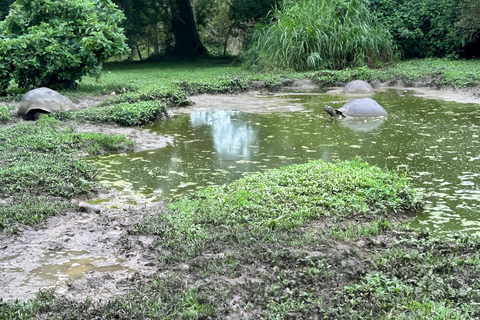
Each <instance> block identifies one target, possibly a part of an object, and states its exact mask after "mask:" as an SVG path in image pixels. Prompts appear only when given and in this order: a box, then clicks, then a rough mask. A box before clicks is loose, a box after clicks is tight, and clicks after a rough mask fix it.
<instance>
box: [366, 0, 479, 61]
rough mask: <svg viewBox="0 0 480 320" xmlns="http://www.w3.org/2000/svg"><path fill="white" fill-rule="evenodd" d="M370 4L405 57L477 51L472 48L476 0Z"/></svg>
mask: <svg viewBox="0 0 480 320" xmlns="http://www.w3.org/2000/svg"><path fill="white" fill-rule="evenodd" d="M371 7H372V11H374V12H376V13H378V15H379V16H380V19H379V20H380V21H382V22H383V23H382V25H383V27H384V28H386V29H387V30H389V32H390V33H391V34H392V35H393V37H394V39H395V42H396V43H397V44H398V46H399V49H400V50H401V52H402V53H403V55H404V56H405V57H407V58H414V57H417V58H418V57H420V58H422V57H444V56H455V57H457V56H460V55H461V54H466V55H467V56H474V55H476V56H477V57H478V54H479V53H480V52H479V49H478V48H477V49H474V47H475V46H478V44H479V43H478V41H477V39H476V35H477V34H478V32H479V31H480V16H479V15H478V12H479V10H480V4H479V2H478V1H476V0H462V1H458V0H373V1H371ZM465 51H467V52H465Z"/></svg>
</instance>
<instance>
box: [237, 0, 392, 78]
mask: <svg viewBox="0 0 480 320" xmlns="http://www.w3.org/2000/svg"><path fill="white" fill-rule="evenodd" d="M367 4H368V1H366V0H351V1H343V0H325V1H309V0H300V1H293V0H285V1H284V3H283V8H282V9H281V10H280V9H278V8H277V9H276V10H275V12H274V13H273V17H272V20H271V23H270V24H269V25H267V26H260V27H258V28H257V30H256V31H255V33H254V35H253V42H252V44H251V46H250V49H249V51H248V52H247V54H246V62H245V63H246V65H247V66H253V65H258V66H259V67H261V68H268V69H293V70H297V71H303V70H312V69H318V68H325V69H340V68H345V67H348V66H350V67H359V66H363V65H376V64H379V63H381V62H387V61H390V60H392V59H394V57H395V48H394V45H393V41H392V37H391V36H390V34H389V33H388V31H386V30H385V28H382V27H381V26H380V25H379V24H377V23H375V20H374V16H373V15H372V13H371V12H370V11H369V8H368V5H367Z"/></svg>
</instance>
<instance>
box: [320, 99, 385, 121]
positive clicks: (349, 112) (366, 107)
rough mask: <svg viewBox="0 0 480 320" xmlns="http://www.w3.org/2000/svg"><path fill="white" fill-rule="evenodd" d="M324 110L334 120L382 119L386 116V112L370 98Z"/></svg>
mask: <svg viewBox="0 0 480 320" xmlns="http://www.w3.org/2000/svg"><path fill="white" fill-rule="evenodd" d="M324 109H325V111H326V112H327V113H328V114H329V115H330V116H331V117H332V118H336V119H343V118H347V117H361V118H368V117H384V116H386V115H387V111H385V109H383V107H382V106H381V105H379V104H378V103H377V102H376V101H375V100H373V99H370V98H363V99H355V100H353V101H350V102H348V103H346V104H345V105H343V106H342V107H341V108H338V109H336V110H335V109H333V108H332V107H330V106H325V107H324Z"/></svg>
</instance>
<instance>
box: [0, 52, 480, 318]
mask: <svg viewBox="0 0 480 320" xmlns="http://www.w3.org/2000/svg"><path fill="white" fill-rule="evenodd" d="M278 77H290V78H297V79H301V78H312V79H315V80H316V81H318V82H319V83H320V84H324V85H327V84H341V83H344V82H347V81H349V80H353V79H356V78H363V79H366V80H374V79H380V80H381V81H385V82H386V81H398V80H402V81H404V82H405V83H407V84H413V83H414V82H416V81H423V78H425V77H427V78H428V79H434V82H435V83H436V84H438V85H440V86H454V87H469V86H479V79H480V68H479V62H478V61H448V60H418V61H407V62H401V63H399V64H396V65H393V66H390V67H387V68H384V69H374V70H369V69H365V68H359V69H355V70H343V71H324V72H320V73H309V74H299V73H284V74H276V75H272V74H257V73H254V72H250V71H247V70H244V69H241V68H240V67H239V66H237V65H235V64H232V62H231V61H223V60H221V61H212V60H210V61H200V62H197V63H172V62H163V63H158V64H107V65H106V68H105V70H104V72H103V73H102V76H101V77H100V79H98V80H96V79H91V78H86V79H84V80H83V81H82V83H81V84H80V85H79V87H78V90H77V91H75V92H68V91H67V92H63V93H64V94H65V95H67V96H69V97H71V98H72V99H79V98H82V97H85V96H88V95H103V94H111V93H112V92H114V93H115V94H114V95H111V98H110V99H108V100H106V101H105V102H104V103H102V104H101V105H100V106H98V107H95V108H90V109H88V110H84V111H78V112H76V113H75V112H72V113H65V114H60V115H58V118H59V119H75V120H78V121H100V122H102V121H107V122H117V123H120V124H122V125H139V124H143V123H147V122H150V121H153V120H155V119H157V118H158V117H160V116H161V115H162V112H164V110H165V107H173V106H178V105H181V104H187V103H188V97H187V94H194V93H200V92H213V93H222V92H231V91H241V90H248V88H249V82H250V81H252V80H262V81H265V82H266V83H267V85H268V86H271V87H274V86H275V84H276V78H278ZM17 91H18V90H17ZM14 92H15V90H12V93H14ZM19 97H20V96H18V95H17V96H10V97H4V98H2V99H3V100H4V101H10V100H12V99H13V100H15V99H16V100H18V99H19ZM9 121H11V117H10V116H9V112H8V107H6V106H0V122H6V123H7V124H8V122H9ZM129 147H131V143H130V142H128V141H127V140H126V139H125V137H118V136H103V135H95V134H93V135H92V134H78V133H75V132H74V131H72V129H69V128H66V127H65V126H64V125H63V123H62V122H57V121H55V120H53V119H51V118H43V119H42V118H41V120H40V121H39V122H37V123H22V124H17V125H16V126H10V125H7V126H3V127H2V129H0V165H1V166H0V198H1V199H0V200H2V203H1V206H0V229H2V230H7V231H12V232H14V231H15V229H16V228H17V226H18V225H19V224H37V223H38V222H40V221H42V220H43V219H45V218H46V217H48V216H50V215H53V214H58V213H60V212H61V211H62V210H64V208H65V206H66V205H67V204H66V203H67V202H66V199H67V200H68V199H69V198H71V197H75V196H77V195H79V194H82V193H85V192H88V191H90V190H92V188H94V182H95V171H94V169H93V168H92V167H90V166H88V165H86V164H85V163H84V162H83V161H82V160H81V158H80V157H79V151H80V150H83V151H84V152H87V153H91V154H95V153H97V152H102V151H104V150H107V151H108V150H118V149H122V148H129ZM310 170H313V171H310ZM307 172H308V173H307ZM66 177H68V179H66ZM285 182H288V183H285ZM318 190H321V193H319V192H318ZM21 194H25V195H28V197H22V196H21ZM58 201H59V202H58ZM417 206H418V199H417V198H416V195H415V192H414V191H412V190H411V189H410V187H409V186H408V183H407V181H406V180H405V179H404V177H398V176H396V175H395V174H394V173H388V172H387V173H385V172H382V171H381V170H379V169H378V168H370V167H368V165H366V164H362V163H359V162H356V161H354V162H348V163H343V164H337V165H335V166H331V165H326V166H324V165H322V164H320V163H313V164H310V165H305V166H298V167H289V168H285V169H282V170H278V171H272V172H270V173H269V174H267V175H253V176H251V177H248V178H245V179H242V180H240V181H238V182H236V183H235V184H233V185H231V186H227V187H223V188H212V189H208V190H206V191H201V192H198V193H195V194H193V195H190V196H188V197H187V196H186V197H183V198H180V199H179V200H177V201H174V202H171V203H169V204H168V208H167V210H166V211H164V212H162V213H159V214H158V215H157V216H154V217H151V218H150V219H149V220H147V221H145V222H144V223H142V224H139V225H137V226H136V227H135V228H134V229H132V232H134V233H140V234H155V235H157V236H158V237H159V241H158V242H157V244H156V247H154V248H153V250H154V252H155V253H156V255H157V261H154V262H152V263H158V264H159V268H160V269H159V270H163V271H164V272H163V271H161V272H160V273H159V275H158V278H155V279H150V281H146V280H135V281H138V283H139V288H138V290H137V291H135V292H132V293H131V294H130V295H129V296H127V297H124V298H121V299H118V300H114V301H110V302H108V303H107V304H105V305H95V304H92V303H89V302H88V300H86V301H85V302H84V303H80V304H78V303H74V302H71V301H66V300H62V299H60V298H56V297H54V296H53V295H52V294H51V293H41V294H39V295H38V297H37V298H36V299H35V300H32V301H28V302H18V303H8V304H6V303H4V304H0V319H28V318H31V317H34V316H36V317H37V318H43V319H55V318H58V319H111V318H120V319H132V318H136V319H145V318H151V319H177V318H218V319H223V318H225V317H227V316H229V317H232V318H234V319H235V318H263V319H291V318H295V317H297V318H302V317H303V318H313V319H316V318H318V319H405V318H412V319H415V318H419V319H475V318H477V319H478V318H479V317H480V314H479V312H478V310H480V308H479V306H478V304H479V302H480V300H479V290H480V282H479V280H478V279H479V273H480V256H479V255H478V253H477V252H478V249H480V240H478V239H476V238H472V239H470V238H465V237H460V238H458V239H457V240H455V241H451V242H448V241H447V242H445V241H439V240H435V239H430V238H429V237H428V235H415V234H411V233H409V232H407V231H405V230H403V229H402V228H401V227H400V226H398V225H396V224H395V223H394V221H395V218H396V217H397V215H398V213H400V212H403V211H410V212H414V211H415V210H416V208H417ZM400 220H402V221H403V219H400ZM143 281H145V282H143ZM242 312H243V314H242Z"/></svg>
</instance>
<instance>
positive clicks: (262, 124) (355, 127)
mask: <svg viewBox="0 0 480 320" xmlns="http://www.w3.org/2000/svg"><path fill="white" fill-rule="evenodd" d="M373 98H374V99H375V100H377V102H379V103H380V104H381V105H382V106H383V107H384V108H385V109H386V110H387V112H388V114H389V115H388V117H387V118H385V119H369V120H363V119H362V120H345V121H336V120H333V119H331V118H330V117H329V116H328V115H327V114H326V113H325V112H324V111H323V106H324V105H325V104H330V105H332V106H333V107H334V108H338V107H340V106H342V105H343V104H344V103H346V102H347V101H349V100H352V99H353V97H347V96H345V95H342V94H340V93H328V92H323V93H322V92H320V93H319V92H311V93H299V92H297V93H295V92H291V93H277V94H264V95H262V94H258V93H257V94H252V93H250V94H242V95H229V96H217V97H212V96H199V97H194V98H193V99H194V101H195V102H196V105H195V106H194V107H193V108H188V109H185V110H180V114H177V115H175V116H174V117H173V118H172V119H170V120H161V121H158V122H157V123H155V124H152V125H151V126H149V127H147V128H145V130H150V131H155V132H157V133H158V134H160V135H163V136H170V137H171V138H172V139H171V141H172V142H171V143H170V144H169V145H168V146H167V147H165V148H161V149H156V150H148V151H142V152H131V153H122V154H109V155H104V156H101V157H95V158H90V159H89V160H88V161H90V162H93V163H95V164H96V165H97V166H98V168H99V171H100V173H99V177H100V180H101V181H102V182H103V183H104V184H106V185H107V186H111V187H115V188H117V189H119V190H123V191H125V192H127V191H128V192H134V193H136V194H138V195H139V196H141V197H143V199H144V201H150V200H158V199H161V198H164V197H170V196H175V195H178V194H181V193H184V192H188V191H190V190H194V189H196V188H203V187H206V186H208V185H217V184H224V183H228V182H231V181H233V180H235V179H238V178H240V177H242V176H243V175H244V174H246V173H248V172H256V171H262V170H267V169H270V168H278V167H281V166H286V165H290V164H295V163H304V162H307V161H309V160H311V159H322V160H324V161H326V162H329V161H334V160H347V159H352V158H354V157H360V158H362V159H363V160H365V161H367V162H368V163H370V164H372V165H377V166H380V167H382V168H387V169H391V170H401V171H405V170H406V171H407V172H408V175H409V177H410V179H411V182H412V184H413V185H414V186H415V187H418V188H421V189H422V191H423V193H424V194H425V199H426V205H425V208H424V209H423V210H422V212H421V213H420V214H419V215H418V217H417V218H416V219H415V220H414V221H413V222H411V226H412V227H414V228H416V229H417V230H426V231H430V232H433V233H435V234H437V235H439V236H448V235H451V234H453V233H454V232H468V233H478V234H480V210H479V209H480V189H479V186H480V178H479V176H480V108H479V105H478V104H465V103H463V104H462V103H455V102H447V101H442V100H435V99H424V98H420V97H417V96H415V95H414V94H413V93H412V92H410V91H407V90H387V91H384V92H379V93H376V94H375V95H374V96H373Z"/></svg>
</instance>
